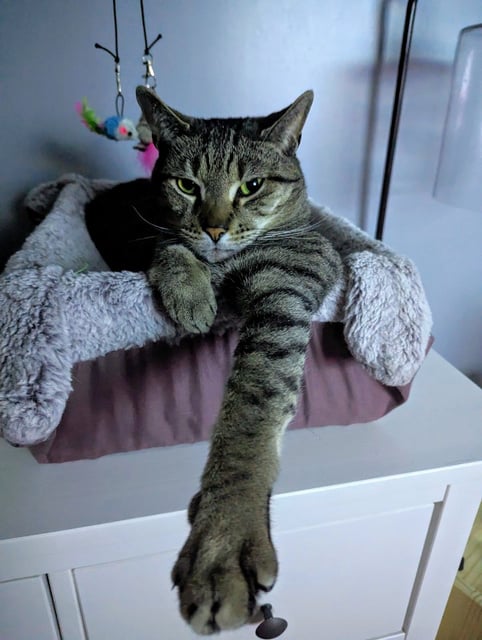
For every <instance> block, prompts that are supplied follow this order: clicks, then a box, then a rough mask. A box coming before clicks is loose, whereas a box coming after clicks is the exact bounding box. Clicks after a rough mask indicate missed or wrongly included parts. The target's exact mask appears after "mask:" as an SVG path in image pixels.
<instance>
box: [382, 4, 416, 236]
mask: <svg viewBox="0 0 482 640" xmlns="http://www.w3.org/2000/svg"><path fill="white" fill-rule="evenodd" d="M416 10H417V0H407V10H406V13H405V23H404V27H403V36H402V46H401V48H400V59H399V62H398V73H397V83H396V86H395V95H394V98H393V108H392V120H391V123H390V133H389V135H388V144H387V154H386V158H385V169H384V171H383V182H382V192H381V196H380V205H379V207H378V219H377V230H376V235H375V238H376V239H377V240H382V238H383V228H384V226H385V216H386V212H387V202H388V192H389V190H390V181H391V178H392V169H393V159H394V157H395V148H396V146H397V136H398V127H399V124H400V114H401V111H402V102H403V93H404V90H405V80H406V77H407V69H408V60H409V55H410V46H411V44H412V35H413V25H414V22H415V13H416Z"/></svg>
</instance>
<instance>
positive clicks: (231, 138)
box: [137, 87, 313, 262]
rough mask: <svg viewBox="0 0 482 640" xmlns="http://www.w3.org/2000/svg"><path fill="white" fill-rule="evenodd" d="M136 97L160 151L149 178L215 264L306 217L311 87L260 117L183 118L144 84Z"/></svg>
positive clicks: (166, 208) (171, 216) (175, 221)
mask: <svg viewBox="0 0 482 640" xmlns="http://www.w3.org/2000/svg"><path fill="white" fill-rule="evenodd" d="M137 100H138V102H139V105H140V107H141V109H142V112H143V114H144V117H145V119H146V121H147V123H148V125H149V127H150V129H151V131H152V136H153V140H154V144H155V145H156V147H157V148H158V150H159V158H158V160H157V162H156V165H155V167H154V170H153V173H152V179H151V181H152V184H153V187H154V190H155V192H156V194H157V197H158V199H159V205H160V207H159V209H160V211H162V215H163V220H162V224H163V225H165V226H169V227H171V228H175V229H176V230H177V232H178V233H179V235H181V236H182V237H183V240H184V242H186V243H187V244H188V245H190V246H191V248H192V249H193V250H194V251H195V252H196V253H198V254H199V255H201V256H203V257H204V258H205V259H207V260H209V261H210V262H216V261H219V260H223V259H225V258H228V257H229V256H231V255H233V253H235V252H237V251H240V250H241V249H243V248H245V247H246V246H248V245H250V244H252V243H253V242H254V241H255V240H256V239H257V238H259V237H260V236H263V237H276V233H285V232H287V231H288V230H289V229H295V228H296V227H297V226H300V225H302V224H303V223H304V222H306V215H307V206H306V190H305V182H304V178H303V174H302V171H301V168H300V164H299V162H298V159H297V158H296V150H297V147H298V144H299V141H300V138H301V130H302V128H303V125H304V123H305V120H306V117H307V115H308V112H309V110H310V107H311V104H312V101H313V93H312V92H311V91H307V92H306V93H303V94H302V95H301V96H300V97H299V98H298V99H297V100H295V101H294V102H293V103H292V104H291V105H290V106H289V107H287V108H286V109H283V110H282V111H278V112H276V113H272V114H271V115H268V116H265V117H260V118H224V119H221V118H219V119H209V120H205V119H201V118H193V117H190V116H185V115H183V114H181V113H179V112H178V111H175V110H174V109H172V108H171V107H169V106H167V105H166V104H164V103H163V102H162V101H161V100H160V99H159V98H158V96H157V95H156V94H155V93H154V92H153V91H152V90H150V89H147V88H145V87H138V88H137Z"/></svg>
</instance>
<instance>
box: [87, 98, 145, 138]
mask: <svg viewBox="0 0 482 640" xmlns="http://www.w3.org/2000/svg"><path fill="white" fill-rule="evenodd" d="M75 109H76V111H77V113H78V114H79V116H80V117H81V119H82V122H83V123H84V124H85V126H86V127H87V129H89V130H90V131H93V132H94V133H97V134H99V135H101V136H105V137H106V138H109V140H137V139H138V135H137V130H136V127H135V125H134V123H133V122H132V121H131V120H129V119H128V118H123V117H121V116H117V115H116V116H110V117H109V118H106V119H105V120H101V119H100V118H99V117H98V116H97V115H96V114H95V111H94V110H93V109H92V107H90V106H89V104H88V102H87V99H86V98H83V100H82V102H77V103H76V105H75Z"/></svg>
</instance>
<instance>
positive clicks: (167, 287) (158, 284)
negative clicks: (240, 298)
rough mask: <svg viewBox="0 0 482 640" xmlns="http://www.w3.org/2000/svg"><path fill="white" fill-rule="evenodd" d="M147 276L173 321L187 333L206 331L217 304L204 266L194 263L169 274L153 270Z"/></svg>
mask: <svg viewBox="0 0 482 640" xmlns="http://www.w3.org/2000/svg"><path fill="white" fill-rule="evenodd" d="M148 277H149V282H150V284H151V286H153V287H154V288H155V289H156V290H157V291H158V292H159V295H160V297H161V301H162V304H163V306H164V308H165V310H166V312H167V314H168V315H169V317H170V318H171V320H173V322H175V323H176V324H178V325H179V326H180V327H181V328H182V329H183V330H184V331H186V332H187V333H206V332H207V331H209V329H210V328H211V327H212V325H213V322H214V319H215V317H216V313H217V303H216V298H215V296H214V291H213V288H212V285H211V276H210V273H209V269H208V268H207V267H206V265H203V264H202V263H200V262H199V261H198V260H195V261H193V262H191V263H189V264H187V265H186V266H185V267H184V268H183V269H178V270H176V271H174V272H172V273H170V274H166V273H164V272H163V271H162V270H160V269H159V268H157V267H153V268H152V269H150V271H149V274H148Z"/></svg>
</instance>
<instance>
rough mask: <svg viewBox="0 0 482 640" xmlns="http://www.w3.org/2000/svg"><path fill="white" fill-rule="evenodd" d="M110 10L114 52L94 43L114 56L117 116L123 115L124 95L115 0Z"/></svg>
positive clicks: (121, 116)
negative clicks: (112, 16) (112, 14)
mask: <svg viewBox="0 0 482 640" xmlns="http://www.w3.org/2000/svg"><path fill="white" fill-rule="evenodd" d="M112 10H113V13H114V38H115V53H113V52H112V51H111V50H110V49H107V47H104V46H102V45H101V44H99V43H98V42H96V43H95V44H94V47H95V48H96V49H102V51H106V52H107V53H108V54H109V55H111V56H112V57H113V58H114V62H115V82H116V86H117V94H116V97H115V110H116V113H117V117H118V118H123V117H124V102H125V100H124V95H123V94H122V86H121V77H120V57H119V32H118V28H117V5H116V0H112Z"/></svg>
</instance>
